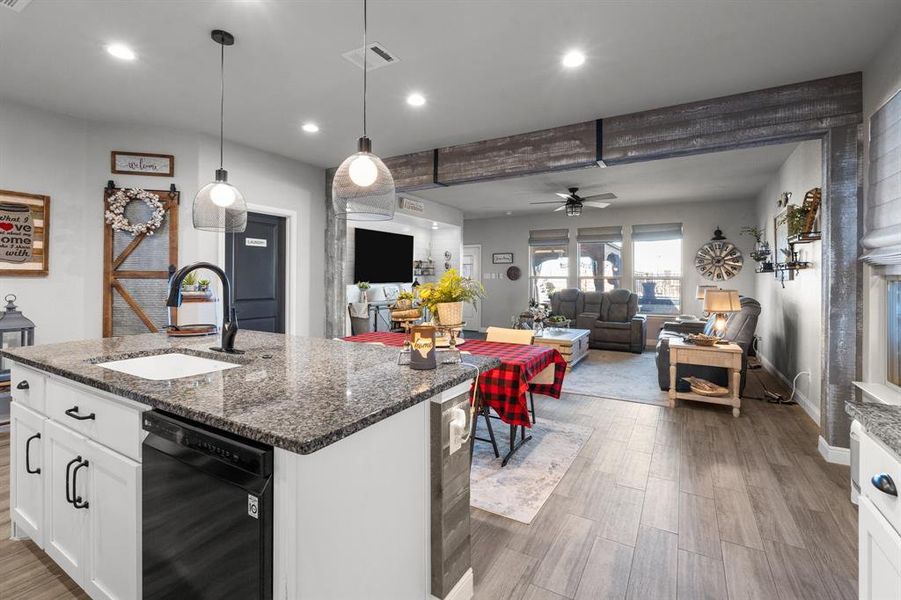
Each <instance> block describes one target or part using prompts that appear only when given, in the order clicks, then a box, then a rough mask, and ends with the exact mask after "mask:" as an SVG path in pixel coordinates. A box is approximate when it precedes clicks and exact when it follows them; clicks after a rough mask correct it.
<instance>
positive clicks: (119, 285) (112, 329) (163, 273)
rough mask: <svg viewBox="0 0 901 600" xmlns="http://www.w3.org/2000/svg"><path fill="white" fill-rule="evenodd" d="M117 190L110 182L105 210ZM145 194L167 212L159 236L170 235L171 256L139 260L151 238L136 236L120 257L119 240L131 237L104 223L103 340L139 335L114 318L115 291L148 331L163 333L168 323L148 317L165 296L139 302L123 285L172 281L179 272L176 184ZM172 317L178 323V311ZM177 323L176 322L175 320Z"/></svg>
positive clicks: (177, 197) (104, 204) (105, 196)
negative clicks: (160, 280) (144, 244)
mask: <svg viewBox="0 0 901 600" xmlns="http://www.w3.org/2000/svg"><path fill="white" fill-rule="evenodd" d="M117 190H118V188H116V187H115V185H114V184H113V182H112V181H110V182H109V184H108V185H107V187H106V188H105V189H104V194H103V206H104V210H105V209H106V206H107V200H108V198H109V197H110V196H111V195H112V194H115V193H116V191H117ZM145 191H147V192H149V193H151V194H154V195H155V196H156V197H157V198H159V200H160V202H162V204H163V207H164V208H165V210H166V216H165V217H164V219H163V226H162V227H161V228H160V229H158V230H157V231H156V236H160V235H163V236H165V235H166V234H167V233H168V252H167V253H166V254H167V256H165V257H161V256H156V257H150V256H147V257H138V256H137V255H136V254H135V250H137V249H138V247H139V246H140V245H141V243H143V242H145V241H147V240H148V239H150V238H149V236H147V234H144V233H141V234H138V235H136V236H134V238H133V239H132V240H131V241H130V242H129V243H128V244H127V245H126V246H125V247H124V248H122V250H121V251H119V252H118V255H117V254H116V239H117V236H128V235H130V234H129V233H127V232H119V231H115V230H114V229H113V228H112V226H110V225H109V224H107V223H106V222H105V220H104V228H103V337H111V336H114V335H123V334H125V333H137V332H136V331H120V330H123V329H125V326H124V325H123V323H121V322H118V321H117V320H116V319H115V318H114V303H115V299H114V294H113V292H114V291H115V293H116V294H118V296H119V297H121V299H122V300H123V301H124V302H125V305H126V306H127V307H128V309H130V311H131V312H132V313H134V315H135V316H137V318H138V319H139V320H140V321H141V323H143V324H144V326H145V327H146V328H147V331H149V332H152V333H158V332H159V331H160V328H161V327H162V326H163V325H164V323H162V322H160V319H159V318H158V319H157V321H156V322H155V321H154V319H153V318H151V316H150V315H148V310H151V309H152V308H157V309H158V308H159V307H162V306H164V305H165V302H166V296H165V293H164V292H163V293H162V294H155V293H152V294H149V297H148V296H145V297H144V298H143V299H141V298H136V297H135V294H133V293H131V292H129V291H128V289H127V287H126V286H125V285H124V283H123V282H124V281H126V280H147V279H162V280H166V281H168V279H169V277H170V276H171V275H172V273H174V272H175V269H176V265H177V264H178V203H179V192H178V191H177V190H176V189H175V184H172V185H171V186H170V187H169V189H168V190H145ZM166 230H168V231H166ZM156 236H154V237H156ZM129 257H131V259H132V260H131V261H129V264H128V265H127V268H123V265H125V263H126V261H127V260H128V259H129ZM135 263H138V264H135ZM142 300H143V302H144V306H142V305H141V301H142ZM156 302H159V303H160V304H159V306H155V307H151V306H149V303H156ZM171 313H172V314H171V317H172V319H175V318H176V315H175V314H174V313H175V310H174V309H173V310H172V311H171ZM173 322H175V321H174V320H173Z"/></svg>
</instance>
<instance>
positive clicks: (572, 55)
mask: <svg viewBox="0 0 901 600" xmlns="http://www.w3.org/2000/svg"><path fill="white" fill-rule="evenodd" d="M584 62H585V55H584V54H582V53H581V52H579V51H578V50H570V51H569V52H567V53H566V55H564V57H563V66H564V67H566V68H567V69H574V68H576V67H581V66H582V64H583V63H584Z"/></svg>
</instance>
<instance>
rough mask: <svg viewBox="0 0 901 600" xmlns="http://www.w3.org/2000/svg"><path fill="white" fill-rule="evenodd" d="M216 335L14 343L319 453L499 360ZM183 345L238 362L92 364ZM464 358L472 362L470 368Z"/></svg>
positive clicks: (189, 411) (81, 373)
mask: <svg viewBox="0 0 901 600" xmlns="http://www.w3.org/2000/svg"><path fill="white" fill-rule="evenodd" d="M218 342H219V338H218V337H216V336H210V337H202V338H170V337H167V336H166V335H165V334H150V333H148V334H143V335H132V336H124V337H117V338H106V339H99V340H86V341H80V342H67V343H60V344H48V345H42V346H29V347H24V348H8V349H4V350H3V351H2V355H3V356H5V357H7V358H10V359H12V360H15V361H17V362H19V363H21V364H24V365H28V366H31V367H34V368H37V369H41V370H43V371H46V372H49V373H53V374H55V375H59V376H61V377H65V378H67V379H71V380H73V381H77V382H79V383H83V384H85V385H88V386H91V387H93V388H97V389H99V390H103V391H106V392H110V393H112V394H116V395H118V396H124V397H126V398H130V399H131V400H135V401H137V402H141V403H144V404H148V405H150V406H152V407H153V408H159V409H161V410H164V411H166V412H169V413H172V414H175V415H179V416H182V417H186V418H188V419H191V420H194V421H197V422H200V423H203V424H206V425H209V426H211V427H216V428H219V429H223V430H225V431H228V432H231V433H234V434H237V435H239V436H242V437H245V438H248V439H251V440H255V441H259V442H263V443H265V444H270V445H272V446H276V447H279V448H284V449H286V450H290V451H292V452H297V453H300V454H310V453H312V452H316V451H317V450H320V449H322V448H324V447H326V446H328V445H329V444H333V443H335V442H337V441H339V440H341V439H342V438H345V437H347V436H349V435H351V434H353V433H355V432H357V431H360V430H362V429H365V428H366V427H369V426H370V425H372V424H374V423H377V422H379V421H381V420H383V419H386V418H388V417H390V416H391V415H393V414H395V413H398V412H400V411H402V410H404V409H406V408H409V407H411V406H413V405H415V404H418V403H420V402H423V401H425V400H427V399H428V398H431V397H432V396H434V395H436V394H438V393H440V392H442V391H444V390H447V389H450V388H452V387H453V386H455V385H457V384H460V383H463V382H465V381H467V380H469V379H473V378H474V377H475V369H474V368H473V367H478V369H479V371H480V372H484V371H487V370H489V369H493V368H495V367H497V366H498V365H500V360H498V359H496V358H491V357H486V356H473V355H464V357H463V360H464V362H465V364H464V365H459V364H455V365H439V366H438V368H437V369H434V370H429V371H414V370H413V369H410V368H409V367H406V366H399V365H397V355H398V350H397V349H396V348H394V349H391V348H384V347H380V346H373V345H368V344H360V343H353V342H343V341H337V340H326V339H318V338H305V337H296V336H287V335H281V334H274V333H261V332H256V331H240V332H239V333H238V336H237V339H236V341H235V347H236V348H239V349H242V350H245V351H246V354H241V355H228V354H223V353H221V352H212V351H210V350H209V347H210V346H213V345H215V344H217V343H218ZM169 352H182V353H185V354H193V355H197V356H202V357H205V358H211V359H214V360H221V361H228V362H234V363H238V364H240V365H241V366H240V367H239V368H234V369H226V370H224V371H219V372H215V373H209V374H205V375H197V376H194V377H184V378H180V379H171V380H163V381H152V380H148V379H143V378H140V377H136V376H133V375H127V374H125V373H120V372H118V371H112V370H110V369H105V368H103V367H99V366H97V365H96V363H98V362H104V361H106V360H119V359H125V358H136V357H139V356H147V355H153V354H162V353H169ZM467 365H468V366H467Z"/></svg>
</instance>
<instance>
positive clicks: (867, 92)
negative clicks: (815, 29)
mask: <svg viewBox="0 0 901 600" xmlns="http://www.w3.org/2000/svg"><path fill="white" fill-rule="evenodd" d="M899 90H901V28H899V29H898V31H897V32H895V34H894V35H893V36H891V38H890V39H889V40H888V41H887V42H886V44H885V46H884V47H883V48H882V49H881V50H880V51H879V52H878V53H877V54H876V56H874V57H873V60H872V61H871V62H870V63H869V64H868V65H867V66H866V67H865V68H864V70H863V114H864V165H865V166H864V188H863V189H864V190H865V193H866V190H867V189H868V179H869V177H868V176H869V173H868V168H867V158H868V157H869V135H868V134H867V131H868V130H867V128H868V126H869V119H870V117H871V116H872V115H873V113H874V112H876V110H878V109H879V108H880V107H881V106H882V105H883V104H885V103H886V102H887V101H888V100H889V99H890V98H891V97H892V96H894V95H895V94H896V93H898V92H899ZM864 204H866V203H864ZM862 283H863V286H864V287H863V294H864V298H863V319H864V326H863V327H864V339H863V373H862V375H863V378H864V380H865V381H870V382H876V383H884V382H885V377H886V341H887V340H886V334H885V332H886V322H885V311H886V306H885V296H886V288H885V279H884V278H882V277H879V276H876V275H874V273H873V270H872V269H871V268H870V267H868V266H866V265H864V276H863V280H862Z"/></svg>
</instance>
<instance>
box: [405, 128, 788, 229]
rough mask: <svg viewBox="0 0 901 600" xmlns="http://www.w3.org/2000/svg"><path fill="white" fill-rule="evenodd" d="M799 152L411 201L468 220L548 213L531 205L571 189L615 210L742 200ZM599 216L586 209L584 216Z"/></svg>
mask: <svg viewBox="0 0 901 600" xmlns="http://www.w3.org/2000/svg"><path fill="white" fill-rule="evenodd" d="M797 146H798V144H780V145H777V146H762V147H759V148H749V149H745V150H731V151H728V152H717V153H714V154H702V155H699V156H689V157H684V158H671V159H667V160H656V161H652V162H643V163H635V164H630V165H619V166H613V167H607V168H606V169H601V168H592V169H581V170H578V171H568V172H564V173H548V174H542V175H533V176H531V177H518V178H515V179H502V180H498V181H489V182H482V183H472V184H468V185H455V186H451V187H446V188H436V189H431V190H421V191H418V192H416V193H415V195H416V196H418V197H422V198H428V199H429V200H434V201H436V202H441V203H442V204H448V205H450V206H456V207H458V208H460V209H461V210H463V215H464V218H467V219H476V218H488V217H497V216H501V215H505V214H506V213H507V212H508V211H510V212H512V213H513V214H514V215H524V214H534V213H542V212H546V213H550V212H551V211H552V210H553V209H554V208H556V207H555V206H553V205H543V206H531V205H530V204H529V203H530V202H541V201H544V200H554V199H555V198H556V196H555V195H554V193H555V192H565V191H566V189H567V188H569V187H574V186H575V187H578V188H579V195H580V196H583V197H587V196H591V195H594V194H600V193H603V192H613V193H614V194H616V195H617V198H616V199H615V200H605V202H610V203H611V206H614V207H619V206H625V205H629V206H635V205H639V204H661V203H666V202H710V201H720V202H721V201H724V200H730V199H741V200H744V199H747V198H753V197H755V196H756V195H757V194H759V193H760V192H761V191H762V190H763V188H764V187H765V186H766V184H767V183H768V182H769V181H770V180H771V179H772V178H773V176H774V175H775V174H776V173H777V172H778V171H779V167H781V166H782V164H783V163H784V162H785V159H787V158H788V156H789V155H790V154H791V153H792V152H793V151H794V149H795V148H797ZM402 195H403V194H402ZM603 210H604V209H596V208H585V209H584V211H585V213H594V212H600V211H603Z"/></svg>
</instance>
